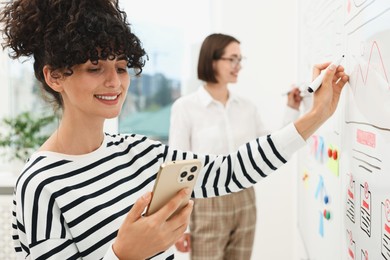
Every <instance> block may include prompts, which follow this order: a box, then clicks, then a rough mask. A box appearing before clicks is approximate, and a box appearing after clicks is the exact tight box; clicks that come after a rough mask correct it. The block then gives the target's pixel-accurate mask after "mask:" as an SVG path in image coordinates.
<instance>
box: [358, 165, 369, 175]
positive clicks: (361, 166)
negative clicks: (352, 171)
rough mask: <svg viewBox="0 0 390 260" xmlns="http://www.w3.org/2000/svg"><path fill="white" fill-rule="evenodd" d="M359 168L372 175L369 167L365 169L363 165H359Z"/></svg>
mask: <svg viewBox="0 0 390 260" xmlns="http://www.w3.org/2000/svg"><path fill="white" fill-rule="evenodd" d="M358 167H360V168H363V169H364V170H366V171H368V172H370V173H372V171H371V170H370V169H368V168H367V167H364V166H363V165H361V164H359V166H358Z"/></svg>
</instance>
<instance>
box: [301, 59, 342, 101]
mask: <svg viewBox="0 0 390 260" xmlns="http://www.w3.org/2000/svg"><path fill="white" fill-rule="evenodd" d="M343 58H344V55H343V56H341V58H340V59H339V60H338V61H336V62H334V63H333V64H335V65H336V68H337V67H338V66H339V65H340V63H341V61H342V60H343ZM324 74H325V73H321V74H320V75H318V76H317V78H315V79H314V80H313V82H312V83H311V84H310V85H309V86H308V87H307V91H308V92H309V93H314V92H315V91H316V90H317V89H318V88H319V87H320V86H321V84H322V80H323V79H324Z"/></svg>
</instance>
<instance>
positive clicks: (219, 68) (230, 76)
mask: <svg viewBox="0 0 390 260" xmlns="http://www.w3.org/2000/svg"><path fill="white" fill-rule="evenodd" d="M241 59H242V56H241V49H240V44H239V43H237V42H231V43H230V44H229V45H227V46H226V48H225V50H224V54H223V55H222V57H221V58H220V59H219V60H216V61H214V69H215V73H216V78H217V80H218V82H219V83H221V84H228V83H236V82H237V77H238V73H239V71H240V70H241Z"/></svg>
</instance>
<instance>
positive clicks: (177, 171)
mask: <svg viewBox="0 0 390 260" xmlns="http://www.w3.org/2000/svg"><path fill="white" fill-rule="evenodd" d="M201 167H202V163H201V162H200V160H198V159H192V160H182V161H171V162H166V163H163V164H162V165H161V166H160V170H159V172H158V174H157V178H156V182H155V183H154V187H153V193H152V194H153V195H152V200H151V202H150V204H149V207H148V209H147V210H146V213H145V215H146V216H148V215H151V214H153V213H155V212H156V211H158V210H159V209H160V208H161V207H162V206H164V205H165V204H167V203H168V201H169V200H170V199H172V197H173V196H175V195H176V193H177V192H179V191H180V190H181V189H184V188H189V189H190V190H191V191H192V190H193V188H194V186H195V183H196V180H197V178H198V173H199V171H200V169H201ZM190 197H191V194H189V195H188V197H187V198H186V199H185V200H184V201H183V202H182V203H181V205H180V206H179V208H178V209H177V210H176V211H178V210H180V209H182V208H183V207H184V206H186V205H187V203H188V201H189V199H190ZM173 214H174V213H173Z"/></svg>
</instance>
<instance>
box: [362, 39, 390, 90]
mask: <svg viewBox="0 0 390 260" xmlns="http://www.w3.org/2000/svg"><path fill="white" fill-rule="evenodd" d="M374 46H375V47H376V50H377V51H378V55H379V59H380V61H381V65H382V69H383V74H384V75H385V78H386V81H387V84H388V85H389V89H390V83H389V79H388V77H387V73H386V68H385V64H384V63H383V58H382V54H381V51H380V49H379V46H378V43H377V42H376V41H373V42H372V45H371V49H370V57H369V58H368V64H367V70H366V75H365V76H364V75H363V74H364V73H363V69H362V67H361V66H360V64H359V69H358V71H357V73H358V74H359V73H360V76H361V77H362V81H363V83H364V85H365V84H366V82H367V78H368V71H369V69H370V64H371V57H372V52H373V50H374ZM358 79H359V77H356V82H355V86H356V85H357V81H358Z"/></svg>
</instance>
